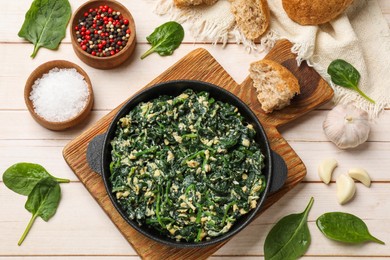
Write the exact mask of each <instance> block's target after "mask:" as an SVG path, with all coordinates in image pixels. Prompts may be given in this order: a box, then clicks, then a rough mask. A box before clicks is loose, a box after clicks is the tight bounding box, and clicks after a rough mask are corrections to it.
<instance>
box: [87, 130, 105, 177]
mask: <svg viewBox="0 0 390 260" xmlns="http://www.w3.org/2000/svg"><path fill="white" fill-rule="evenodd" d="M105 137H106V134H100V135H97V136H95V137H94V138H93V139H92V140H91V141H90V142H89V143H88V148H87V162H88V165H89V167H90V168H91V169H92V170H93V171H94V172H96V173H98V174H99V175H102V173H103V171H102V161H103V155H102V152H103V144H104V139H105Z"/></svg>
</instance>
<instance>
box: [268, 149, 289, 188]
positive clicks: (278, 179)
mask: <svg viewBox="0 0 390 260" xmlns="http://www.w3.org/2000/svg"><path fill="white" fill-rule="evenodd" d="M271 153H272V179H271V187H270V191H269V192H270V193H275V192H277V191H279V190H280V189H281V188H282V187H283V185H284V183H285V182H286V180H287V173H288V169H287V165H286V162H285V161H284V160H283V158H282V157H281V156H280V155H279V154H277V153H276V152H274V151H271Z"/></svg>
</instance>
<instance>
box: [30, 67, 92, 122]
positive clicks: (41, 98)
mask: <svg viewBox="0 0 390 260" xmlns="http://www.w3.org/2000/svg"><path fill="white" fill-rule="evenodd" d="M88 94H89V91H88V85H87V82H86V81H85V80H84V77H83V76H82V75H81V74H80V73H78V72H77V70H76V69H58V68H54V69H51V70H50V71H49V72H48V73H46V74H43V75H42V77H41V78H39V79H37V80H36V81H35V82H34V85H33V87H32V91H31V93H30V100H31V101H32V103H33V106H34V110H35V112H36V113H37V114H38V115H39V116H41V117H43V118H44V119H46V120H47V121H51V122H63V121H67V120H69V119H71V118H73V117H75V116H76V115H78V114H79V113H80V112H81V111H82V110H83V109H84V107H85V106H86V105H87V101H88Z"/></svg>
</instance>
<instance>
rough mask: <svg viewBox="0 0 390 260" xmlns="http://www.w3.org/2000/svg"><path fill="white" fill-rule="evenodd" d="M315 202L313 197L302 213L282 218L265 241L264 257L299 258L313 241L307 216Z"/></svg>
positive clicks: (275, 259)
mask: <svg viewBox="0 0 390 260" xmlns="http://www.w3.org/2000/svg"><path fill="white" fill-rule="evenodd" d="M313 202H314V199H313V198H311V199H310V201H309V204H308V205H307V207H306V209H305V210H304V211H303V212H302V213H299V214H291V215H288V216H286V217H284V218H282V219H281V220H280V221H278V223H276V225H275V226H274V227H273V228H272V229H271V231H270V232H269V233H268V235H267V238H266V239H265V243H264V258H265V259H266V260H271V259H272V260H277V259H281V260H289V259H297V258H298V257H300V256H302V255H303V254H304V253H305V252H306V251H307V249H308V248H309V245H310V242H311V236H310V231H309V228H308V226H307V216H308V214H309V211H310V209H311V207H312V206H313Z"/></svg>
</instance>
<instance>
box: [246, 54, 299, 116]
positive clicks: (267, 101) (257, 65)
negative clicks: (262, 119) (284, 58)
mask: <svg viewBox="0 0 390 260" xmlns="http://www.w3.org/2000/svg"><path fill="white" fill-rule="evenodd" d="M249 72H250V74H249V76H250V77H251V78H252V80H253V86H254V87H255V88H256V90H257V99H258V100H259V102H260V103H261V108H262V109H263V110H264V112H266V113H271V112H272V111H274V110H279V109H282V108H284V107H286V106H288V105H290V100H291V99H292V98H293V97H294V96H295V95H296V94H299V93H300V87H299V83H298V79H297V78H296V77H295V76H294V75H293V74H292V73H291V72H290V71H289V70H288V69H286V68H285V67H284V66H282V65H280V64H279V63H277V62H275V61H272V60H267V59H264V60H260V61H257V62H253V63H251V65H250V68H249Z"/></svg>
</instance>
